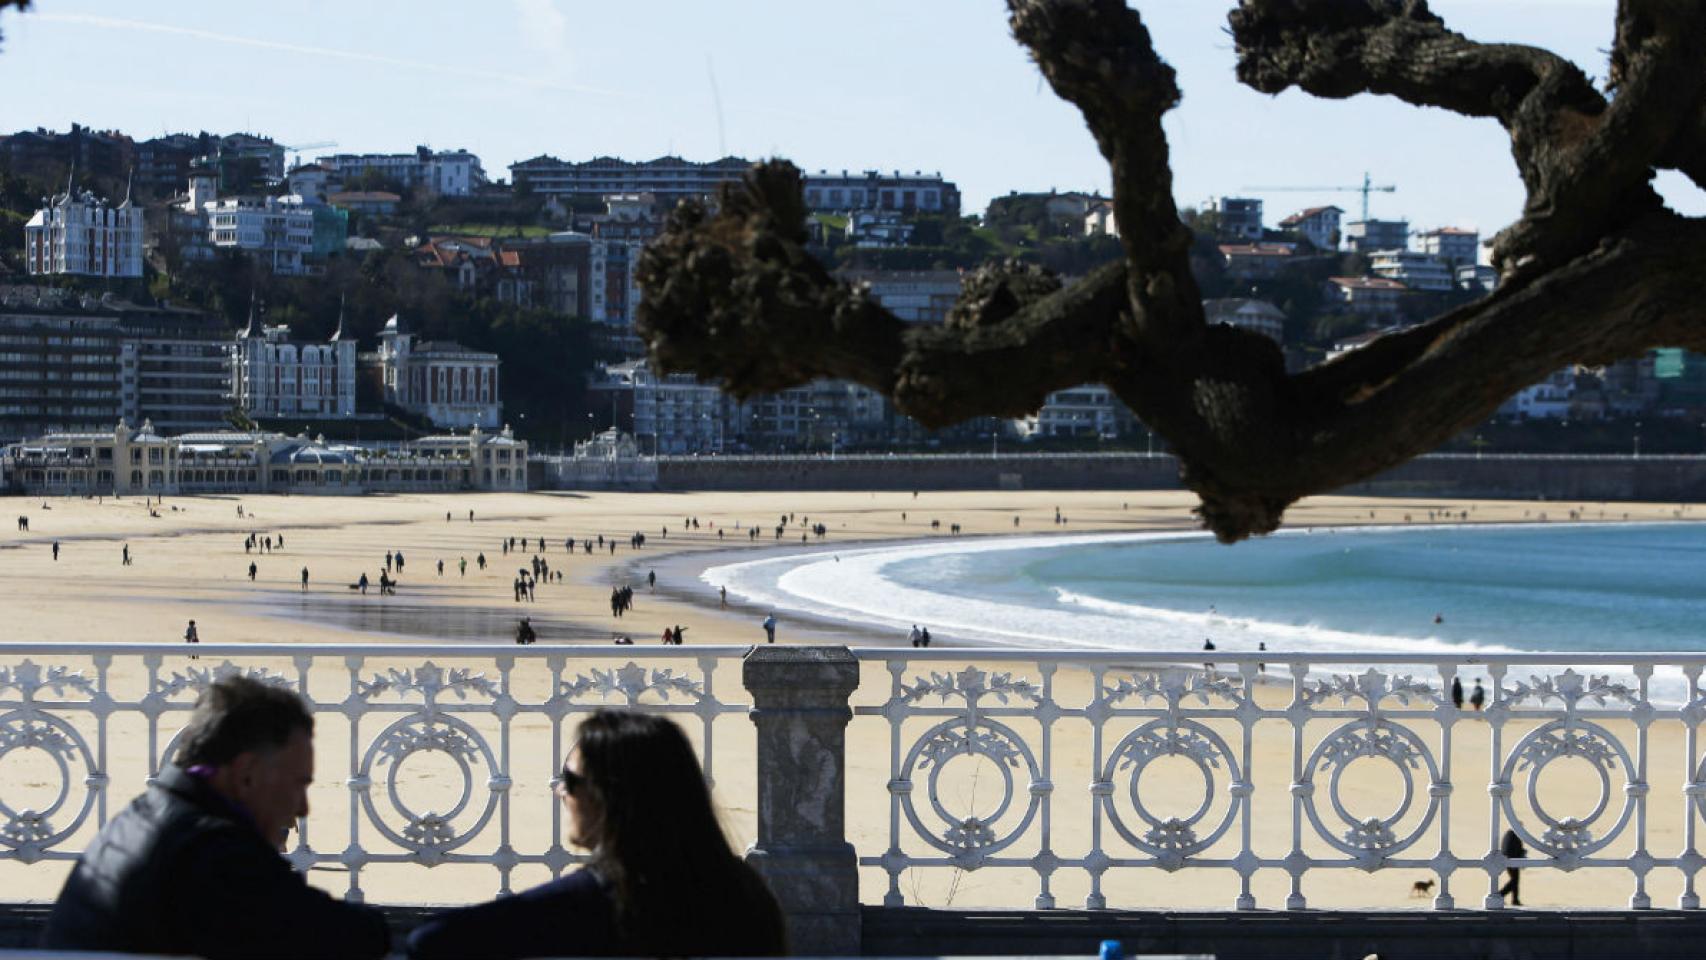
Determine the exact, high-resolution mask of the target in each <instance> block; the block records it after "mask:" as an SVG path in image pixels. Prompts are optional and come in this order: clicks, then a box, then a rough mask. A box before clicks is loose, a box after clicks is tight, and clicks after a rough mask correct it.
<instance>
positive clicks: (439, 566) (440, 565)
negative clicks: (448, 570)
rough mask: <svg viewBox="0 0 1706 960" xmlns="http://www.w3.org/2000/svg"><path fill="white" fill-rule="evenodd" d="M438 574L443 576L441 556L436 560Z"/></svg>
mask: <svg viewBox="0 0 1706 960" xmlns="http://www.w3.org/2000/svg"><path fill="white" fill-rule="evenodd" d="M438 575H439V576H441V577H442V576H444V559H443V558H442V557H441V558H439V561H438Z"/></svg>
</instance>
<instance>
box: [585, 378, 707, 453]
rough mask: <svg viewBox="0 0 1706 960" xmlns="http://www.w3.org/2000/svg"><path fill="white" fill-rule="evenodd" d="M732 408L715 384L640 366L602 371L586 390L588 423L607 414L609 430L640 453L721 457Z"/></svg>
mask: <svg viewBox="0 0 1706 960" xmlns="http://www.w3.org/2000/svg"><path fill="white" fill-rule="evenodd" d="M731 402H732V401H730V400H729V399H728V398H727V397H726V396H725V395H724V394H723V391H722V390H721V389H720V388H719V387H718V386H717V385H716V384H715V383H707V382H704V381H701V380H699V379H698V378H697V377H695V376H693V375H692V374H689V373H670V374H662V375H659V374H658V373H657V372H656V371H654V370H652V369H651V367H650V366H649V365H648V364H647V362H646V361H645V360H629V361H626V362H624V363H617V364H611V365H609V366H606V367H602V368H600V369H599V370H597V371H596V372H595V373H594V374H593V375H592V377H591V379H590V382H589V383H588V384H587V403H588V406H589V407H590V408H591V411H592V415H593V419H594V420H595V421H596V420H598V419H599V418H600V417H602V416H603V415H604V414H603V411H605V410H606V409H608V410H609V411H610V414H609V416H610V420H611V428H612V429H618V430H622V431H625V432H628V433H631V434H633V435H634V438H635V439H636V440H637V441H638V442H639V444H640V451H641V452H643V453H651V454H676V455H680V454H692V453H721V452H723V450H724V444H725V443H727V442H728V441H729V440H730V439H732V437H733V436H734V434H733V432H732V431H730V430H729V429H728V426H729V424H728V416H729V406H730V404H731ZM648 441H649V442H648Z"/></svg>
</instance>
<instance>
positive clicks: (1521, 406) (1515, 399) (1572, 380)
mask: <svg viewBox="0 0 1706 960" xmlns="http://www.w3.org/2000/svg"><path fill="white" fill-rule="evenodd" d="M1581 379H1582V376H1581V372H1580V371H1579V370H1578V369H1577V368H1576V367H1573V366H1571V367H1564V368H1562V369H1560V370H1554V371H1553V372H1552V373H1551V374H1549V375H1548V376H1547V377H1546V379H1544V380H1542V381H1540V382H1539V383H1536V384H1532V385H1530V386H1527V387H1524V388H1522V389H1521V390H1518V391H1517V392H1516V393H1515V394H1514V395H1512V396H1511V398H1510V399H1508V400H1506V401H1505V402H1504V403H1502V404H1500V405H1499V410H1498V413H1499V416H1503V417H1510V418H1513V419H1518V420H1534V419H1550V420H1562V419H1564V418H1567V417H1571V416H1576V415H1577V414H1575V412H1574V407H1575V401H1576V391H1577V386H1578V383H1579V381H1580V380H1581Z"/></svg>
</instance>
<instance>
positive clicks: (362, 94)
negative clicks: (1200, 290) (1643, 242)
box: [0, 0, 1706, 237]
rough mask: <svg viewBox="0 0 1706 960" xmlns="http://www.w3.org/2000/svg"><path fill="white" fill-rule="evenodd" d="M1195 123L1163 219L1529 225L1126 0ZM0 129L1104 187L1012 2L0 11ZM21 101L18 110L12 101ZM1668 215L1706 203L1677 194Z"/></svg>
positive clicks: (1517, 36)
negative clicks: (1320, 209) (255, 136)
mask: <svg viewBox="0 0 1706 960" xmlns="http://www.w3.org/2000/svg"><path fill="white" fill-rule="evenodd" d="M1133 5H1134V6H1135V7H1136V8H1137V9H1138V10H1139V11H1140V12H1141V13H1142V14H1143V16H1144V20H1145V22H1146V23H1147V25H1148V26H1149V28H1150V31H1151V33H1152V34H1153V36H1154V39H1155V43H1156V46H1157V49H1158V50H1159V51H1160V53H1161V55H1162V57H1163V58H1164V59H1166V60H1167V61H1168V62H1169V63H1171V64H1172V65H1173V66H1174V68H1175V69H1176V70H1177V71H1178V73H1179V85H1180V87H1181V89H1182V91H1183V93H1184V100H1183V102H1182V104H1181V105H1180V106H1179V107H1178V108H1177V109H1175V110H1174V111H1173V112H1172V113H1170V114H1169V115H1168V117H1167V119H1166V121H1165V122H1166V129H1167V134H1168V138H1169V141H1170V144H1171V149H1172V164H1173V171H1174V186H1175V200H1176V201H1177V202H1178V203H1179V205H1180V206H1195V205H1201V204H1202V203H1203V202H1205V201H1206V200H1207V199H1208V198H1209V197H1212V196H1260V197H1262V198H1263V199H1264V201H1265V214H1266V219H1267V221H1268V223H1269V225H1272V224H1274V223H1275V222H1277V221H1278V220H1279V219H1281V218H1283V217H1284V216H1286V215H1287V214H1288V213H1291V212H1294V211H1296V210H1300V209H1304V208H1306V207H1310V206H1318V205H1326V204H1330V203H1331V204H1337V205H1338V206H1340V207H1341V208H1343V209H1345V210H1346V211H1347V213H1348V214H1349V218H1351V219H1354V218H1356V217H1358V216H1359V209H1360V204H1361V200H1360V197H1359V196H1358V195H1357V194H1356V193H1355V192H1320V191H1310V190H1303V191H1271V190H1251V189H1249V188H1250V187H1276V186H1299V187H1315V186H1351V185H1355V184H1359V183H1361V181H1362V178H1363V175H1364V173H1365V172H1366V173H1367V174H1369V175H1370V176H1372V178H1373V180H1374V182H1375V183H1376V184H1390V185H1393V186H1395V187H1396V188H1397V189H1396V191H1395V192H1392V193H1376V194H1374V195H1373V197H1372V199H1371V203H1370V209H1371V215H1372V216H1373V217H1376V218H1380V219H1408V220H1409V221H1410V223H1411V226H1412V228H1413V229H1416V230H1425V229H1432V228H1435V227H1442V226H1457V227H1465V228H1474V229H1479V230H1480V231H1482V233H1483V237H1486V236H1489V235H1491V233H1493V232H1495V231H1496V230H1498V229H1499V228H1500V227H1502V226H1504V225H1506V224H1508V223H1509V222H1510V221H1512V220H1513V219H1515V218H1516V216H1517V215H1518V213H1519V212H1520V210H1521V206H1522V200H1523V194H1522V185H1521V182H1520V180H1519V179H1518V177H1517V174H1516V168H1515V165H1514V164H1513V162H1512V161H1511V158H1510V153H1509V145H1508V144H1509V141H1508V139H1507V137H1506V136H1505V133H1504V131H1503V130H1502V129H1500V128H1499V126H1498V125H1497V124H1496V123H1495V122H1493V121H1490V120H1471V119H1467V118H1463V117H1459V116H1457V115H1455V114H1450V113H1447V112H1444V111H1439V110H1422V109H1418V108H1414V107H1410V106H1408V105H1405V104H1403V103H1400V102H1398V101H1396V100H1393V99H1389V98H1379V97H1368V96H1363V97H1357V98H1353V99H1351V100H1339V101H1329V100H1318V99H1315V98H1312V97H1309V96H1307V95H1305V94H1302V93H1299V92H1296V91H1289V92H1287V93H1284V94H1281V95H1280V96H1278V97H1269V96H1266V95H1263V94H1259V93H1256V92H1254V91H1252V90H1249V89H1247V88H1245V87H1242V86H1240V85H1239V84H1238V83H1237V82H1236V80H1235V79H1234V76H1233V67H1234V56H1233V49H1232V43H1231V39H1230V37H1229V36H1228V35H1227V33H1226V23H1225V15H1226V12H1227V10H1228V9H1230V8H1231V7H1232V5H1233V4H1232V2H1231V0H1134V2H1133ZM1431 7H1432V9H1433V10H1434V11H1435V12H1436V13H1438V14H1440V15H1441V16H1442V17H1444V18H1445V21H1446V23H1447V25H1448V26H1450V27H1451V28H1453V29H1456V30H1459V31H1461V32H1463V33H1465V34H1467V35H1468V36H1470V37H1472V38H1474V39H1477V40H1487V41H1500V42H1504V41H1510V42H1523V43H1529V44H1534V45H1537V46H1542V47H1545V48H1547V49H1550V50H1552V51H1553V52H1555V53H1558V54H1560V55H1562V56H1565V57H1568V58H1570V59H1571V60H1574V61H1575V62H1576V63H1578V64H1580V65H1581V66H1582V68H1583V70H1585V71H1586V72H1587V73H1588V74H1589V75H1590V76H1592V77H1595V78H1603V76H1604V75H1605V61H1606V54H1605V51H1606V50H1608V49H1609V47H1610V45H1611V38H1612V29H1613V26H1612V24H1613V13H1614V9H1615V0H1434V2H1433V3H1432V4H1431ZM0 32H3V33H4V41H3V43H0V90H3V91H6V93H5V95H4V96H3V97H0V131H5V132H10V131H13V130H19V129H31V128H35V127H38V126H41V127H48V128H50V129H58V130H63V129H66V128H67V127H69V125H70V124H71V123H72V122H73V121H75V122H79V123H83V124H86V125H89V126H92V127H95V128H98V129H107V128H116V129H120V130H123V131H124V132H126V133H128V134H130V135H132V136H134V137H136V138H138V139H146V138H148V137H152V136H157V135H159V134H161V133H164V132H177V131H188V132H195V131H198V130H204V129H205V130H209V131H215V132H220V133H228V132H233V131H237V130H248V131H252V132H258V133H263V134H267V135H270V136H272V137H274V138H275V139H277V140H278V141H279V142H282V143H285V144H308V143H313V142H321V141H332V142H335V143H336V144H337V146H336V147H335V148H324V149H314V150H308V151H305V152H304V153H303V158H304V159H311V158H312V157H313V156H318V155H320V154H323V153H329V152H406V151H409V150H412V149H413V148H414V147H415V146H416V145H417V144H424V145H428V146H432V147H436V148H453V147H465V148H468V149H471V150H473V151H475V152H476V153H478V154H479V155H480V157H481V159H482V161H483V162H484V165H485V167H486V170H487V172H488V174H489V175H491V176H492V177H494V178H497V177H507V175H508V170H507V167H508V165H509V164H511V163H514V162H516V161H519V160H524V159H527V158H529V157H533V156H537V155H540V154H550V155H552V156H555V157H558V158H560V159H564V160H586V159H590V158H592V157H594V156H601V155H607V156H617V157H622V158H624V159H629V160H644V159H651V158H653V157H656V156H660V155H663V154H675V155H678V156H683V157H686V158H688V159H692V160H710V159H715V158H717V157H719V156H724V155H736V156H742V157H746V158H748V159H757V158H760V157H765V156H780V157H785V158H787V159H789V160H792V161H793V162H795V163H796V164H798V165H800V166H801V167H803V168H805V169H807V170H819V169H830V170H835V171H840V170H843V169H847V170H866V169H880V170H888V171H893V170H901V171H905V172H908V173H910V172H912V171H915V170H922V171H925V172H939V173H941V174H942V175H943V176H945V177H947V178H948V179H950V180H952V181H954V182H955V183H957V184H958V185H959V187H960V190H961V193H962V195H963V198H964V200H963V209H964V210H965V212H968V213H972V212H980V211H981V210H982V209H983V208H984V206H985V205H986V204H987V203H988V201H989V200H990V198H992V197H996V196H1001V195H1004V194H1006V193H1009V192H1011V191H1046V190H1050V189H1056V190H1093V191H1101V192H1106V191H1107V190H1108V189H1109V185H1110V184H1109V177H1108V170H1107V165H1106V163H1105V162H1104V161H1103V160H1102V158H1101V156H1100V155H1099V154H1098V153H1097V152H1096V148H1095V144H1094V142H1093V141H1092V140H1091V138H1090V135H1089V133H1088V132H1087V131H1086V130H1085V128H1084V124H1083V121H1082V119H1081V118H1080V117H1079V115H1078V113H1077V111H1076V110H1075V109H1074V108H1072V107H1071V106H1070V105H1068V104H1066V103H1065V102H1064V101H1061V100H1060V99H1058V98H1057V97H1055V96H1054V94H1053V92H1052V91H1050V90H1049V89H1048V87H1047V85H1046V84H1044V83H1043V82H1042V80H1041V75H1040V73H1039V72H1038V70H1037V69H1036V67H1035V65H1034V64H1032V63H1031V62H1030V60H1029V58H1028V56H1027V54H1026V53H1025V51H1024V50H1023V49H1022V48H1020V47H1019V46H1018V45H1017V44H1015V43H1014V42H1013V39H1012V37H1011V36H1010V35H1009V33H1008V30H1007V24H1006V12H1005V7H1004V5H1003V3H1002V2H1001V0H927V2H926V0H722V2H715V3H710V2H703V0H620V2H618V0H600V2H589V0H487V2H484V3H479V4H469V3H462V2H451V0H410V2H402V0H362V2H359V3H352V2H348V0H271V2H268V3H264V4H263V3H254V2H231V0H172V2H169V3H167V2H151V3H136V2H133V0H130V2H120V0H35V2H34V4H33V6H32V7H31V9H30V10H29V11H28V12H25V13H22V14H15V13H12V14H7V15H4V16H0ZM23 91H27V93H22V94H21V95H20V92H23ZM1658 186H1659V189H1660V191H1661V193H1663V194H1664V195H1665V196H1666V198H1667V200H1669V201H1670V202H1671V204H1672V205H1673V206H1674V207H1676V208H1677V209H1678V210H1681V211H1682V212H1685V213H1689V214H1693V215H1698V214H1703V213H1706V194H1703V193H1702V192H1701V191H1699V190H1698V189H1697V188H1695V187H1693V186H1692V185H1691V184H1689V183H1687V181H1685V180H1683V179H1682V178H1681V177H1678V176H1676V175H1673V174H1665V175H1661V178H1660V180H1659V181H1658Z"/></svg>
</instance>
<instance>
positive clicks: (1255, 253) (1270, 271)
mask: <svg viewBox="0 0 1706 960" xmlns="http://www.w3.org/2000/svg"><path fill="white" fill-rule="evenodd" d="M1296 254H1297V249H1296V248H1295V247H1294V246H1293V245H1291V244H1289V243H1223V244H1221V245H1220V257H1221V261H1222V262H1223V263H1224V264H1225V267H1226V276H1227V277H1228V278H1229V279H1232V280H1239V281H1243V280H1267V279H1271V278H1273V277H1277V276H1279V275H1280V273H1281V272H1282V271H1283V270H1285V268H1286V267H1287V266H1289V265H1291V263H1292V261H1293V258H1294V257H1295V256H1296Z"/></svg>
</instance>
